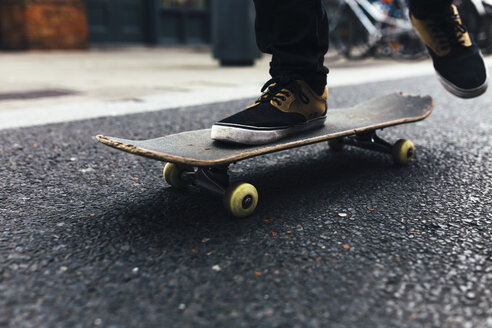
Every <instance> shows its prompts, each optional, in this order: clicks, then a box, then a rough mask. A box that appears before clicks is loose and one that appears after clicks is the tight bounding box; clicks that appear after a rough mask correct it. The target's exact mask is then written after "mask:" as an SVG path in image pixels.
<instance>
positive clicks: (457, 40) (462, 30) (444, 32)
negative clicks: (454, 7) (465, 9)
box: [430, 14, 468, 49]
mask: <svg viewBox="0 0 492 328" xmlns="http://www.w3.org/2000/svg"><path fill="white" fill-rule="evenodd" d="M430 29H431V33H432V34H433V35H434V36H435V38H436V40H437V42H438V43H439V46H440V47H441V49H449V48H452V47H453V46H455V45H458V46H461V45H464V44H465V42H466V39H465V38H464V37H463V36H464V35H465V34H466V33H467V32H468V30H467V29H466V27H465V26H464V25H463V24H461V23H460V17H459V16H458V15H457V14H452V15H449V16H446V17H444V18H442V19H439V20H436V21H432V22H431V24H430Z"/></svg>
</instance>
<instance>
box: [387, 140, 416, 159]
mask: <svg viewBox="0 0 492 328" xmlns="http://www.w3.org/2000/svg"><path fill="white" fill-rule="evenodd" d="M414 154H415V146H414V145H413V142H411V141H410V140H405V139H400V140H398V141H397V142H395V144H394V145H393V148H392V150H391V156H392V157H393V161H394V162H395V163H396V164H399V165H408V164H409V163H410V161H411V160H412V158H413V155H414Z"/></svg>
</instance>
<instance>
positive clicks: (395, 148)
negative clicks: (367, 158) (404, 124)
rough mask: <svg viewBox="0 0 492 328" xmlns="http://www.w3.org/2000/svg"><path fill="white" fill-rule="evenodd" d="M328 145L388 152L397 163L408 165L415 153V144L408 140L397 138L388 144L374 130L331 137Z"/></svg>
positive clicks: (339, 147) (338, 148) (336, 147)
mask: <svg viewBox="0 0 492 328" xmlns="http://www.w3.org/2000/svg"><path fill="white" fill-rule="evenodd" d="M328 145H329V146H330V148H332V149H334V150H341V149H342V148H343V146H344V145H349V146H354V147H359V148H363V149H368V150H372V151H377V152H380V153H385V154H390V155H391V157H392V158H393V161H394V162H395V163H396V164H399V165H408V164H409V163H410V161H411V160H412V158H413V155H414V154H415V146H414V145H413V143H412V142H411V141H410V140H405V139H399V140H398V141H397V142H395V143H394V144H390V143H389V142H387V141H386V140H384V139H382V138H380V137H379V136H378V135H377V134H376V130H372V131H365V132H361V133H357V134H355V135H349V136H346V137H340V138H336V139H331V140H329V141H328Z"/></svg>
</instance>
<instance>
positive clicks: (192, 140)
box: [96, 93, 433, 167]
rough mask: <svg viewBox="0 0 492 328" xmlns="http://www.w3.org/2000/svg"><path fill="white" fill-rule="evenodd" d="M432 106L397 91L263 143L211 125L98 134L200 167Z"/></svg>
mask: <svg viewBox="0 0 492 328" xmlns="http://www.w3.org/2000/svg"><path fill="white" fill-rule="evenodd" d="M432 108H433V100H432V97H430V96H420V95H407V94H403V93H393V94H389V95H387V96H382V97H377V98H374V99H371V100H368V101H366V102H363V103H360V104H358V105H356V106H354V107H350V108H340V109H328V112H327V119H326V123H325V125H324V126H323V127H322V128H318V129H315V130H311V131H308V132H305V133H302V134H299V135H295V136H291V137H287V138H284V139H282V140H279V141H277V142H275V143H271V144H267V145H258V146H251V145H239V144H228V143H224V142H218V141H213V140H212V139H211V138H210V129H203V130H196V131H188V132H182V133H177V134H171V135H167V136H164V137H160V138H155V139H149V140H139V141H137V140H127V139H121V138H114V137H107V136H104V135H98V136H97V137H96V138H97V140H98V141H100V142H102V143H103V144H105V145H108V146H110V147H113V148H116V149H119V150H123V151H126V152H128V153H132V154H136V155H140V156H144V157H148V158H152V159H155V160H160V161H166V162H171V163H176V164H185V165H190V166H195V167H219V166H226V165H228V164H230V163H234V162H237V161H240V160H243V159H246V158H251V157H255V156H259V155H263V154H267V153H272V152H276V151H280V150H285V149H289V148H295V147H300V146H304V145H309V144H313V143H317V142H322V141H327V140H330V139H336V138H340V137H344V136H349V135H355V134H360V133H363V132H367V131H373V130H378V129H382V128H385V127H389V126H393V125H398V124H404V123H410V122H415V121H420V120H423V119H425V118H426V117H427V116H429V115H430V113H431V112H432Z"/></svg>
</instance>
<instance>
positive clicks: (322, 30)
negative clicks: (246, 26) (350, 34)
mask: <svg viewBox="0 0 492 328" xmlns="http://www.w3.org/2000/svg"><path fill="white" fill-rule="evenodd" d="M254 4H255V8H256V24H255V29H256V42H257V44H258V47H259V48H260V50H261V51H262V52H264V53H268V54H272V61H271V63H270V75H271V76H272V77H273V78H276V77H282V76H292V75H297V76H301V77H302V78H303V79H304V80H306V82H308V83H309V84H310V85H312V86H313V88H315V89H317V90H316V91H318V93H322V90H323V89H324V86H325V85H326V74H327V73H328V69H327V68H326V67H324V65H323V62H324V56H325V54H326V52H327V51H328V19H327V16H326V12H325V10H323V7H322V4H321V0H282V1H279V0H254Z"/></svg>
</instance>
